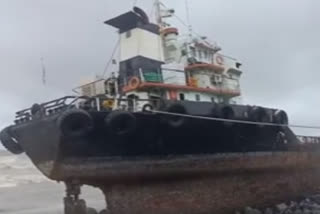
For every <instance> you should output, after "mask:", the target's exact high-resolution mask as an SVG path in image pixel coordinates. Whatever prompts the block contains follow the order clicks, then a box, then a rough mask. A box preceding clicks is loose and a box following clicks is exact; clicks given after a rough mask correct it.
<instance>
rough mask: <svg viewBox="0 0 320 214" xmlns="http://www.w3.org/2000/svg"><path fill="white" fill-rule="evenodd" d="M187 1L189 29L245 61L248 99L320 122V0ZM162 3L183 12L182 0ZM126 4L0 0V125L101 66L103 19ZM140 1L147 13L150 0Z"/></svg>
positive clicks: (106, 43) (105, 34)
mask: <svg viewBox="0 0 320 214" xmlns="http://www.w3.org/2000/svg"><path fill="white" fill-rule="evenodd" d="M189 2H190V11H191V22H192V24H193V25H194V29H195V30H196V31H197V32H199V33H201V34H203V35H206V36H208V37H209V38H212V40H216V41H217V42H218V43H219V44H220V45H221V46H222V47H223V50H224V52H225V53H226V54H229V55H232V56H234V57H236V58H238V59H240V60H241V61H242V62H243V63H244V66H243V69H244V75H243V80H242V88H243V95H244V98H245V99H244V100H245V102H246V103H250V104H261V105H265V106H270V107H279V108H284V109H286V110H287V111H288V112H289V114H290V116H291V119H292V122H294V123H302V124H314V125H317V124H320V122H319V118H320V112H319V111H318V107H317V106H319V104H320V101H318V100H319V99H317V98H318V97H319V95H318V93H319V83H318V82H319V79H320V73H319V72H317V69H318V66H319V59H320V54H319V53H320V43H319V41H318V40H319V38H320V29H319V28H318V27H317V26H320V23H319V22H320V17H319V16H320V15H319V14H318V11H319V9H320V2H319V1H317V0H305V1H299V0H282V1H279V0H268V1H252V0H241V1H238V0H214V1H212V0H198V1H193V0H189ZM165 3H166V4H167V5H171V6H172V7H174V8H175V9H176V10H177V14H178V15H179V16H181V17H182V18H184V17H186V14H185V8H184V4H183V3H184V0H176V1H169V0H167V1H165ZM132 4H133V1H131V0H118V1H111V0H92V1H86V0H77V1H71V0H70V1H63V0H56V1H43V0H28V1H19V0H2V1H1V2H0V14H1V19H0V96H1V98H2V100H4V102H5V104H4V105H2V106H1V107H0V121H1V122H0V126H3V125H6V124H8V123H10V121H11V118H12V112H14V111H16V110H18V109H20V108H24V107H27V106H30V105H31V104H32V103H34V102H40V101H43V100H48V99H52V98H55V97H58V96H62V95H64V94H67V93H69V92H71V88H73V87H74V86H76V85H77V84H78V83H79V82H80V80H81V79H82V78H83V77H86V76H93V75H95V74H101V73H102V72H103V69H104V67H105V65H106V61H107V59H108V58H109V57H110V54H111V50H112V49H113V46H114V44H115V42H116V38H117V35H116V33H115V32H116V30H115V29H113V28H111V27H108V26H106V25H103V21H105V20H106V19H108V18H111V17H114V16H116V15H118V14H120V13H123V12H125V11H127V10H129V9H130V7H132ZM138 4H139V5H140V6H142V7H146V8H147V11H148V13H150V10H151V9H150V8H151V4H152V2H151V1H150V0H139V1H138ZM175 23H178V22H175ZM179 26H181V25H179ZM184 30H185V29H184ZM41 57H44V58H45V64H46V69H47V81H48V84H47V86H46V87H44V86H42V84H41V66H40V58H41ZM297 132H298V133H302V134H303V133H306V134H318V132H319V131H315V130H312V131H311V130H310V131H305V130H297Z"/></svg>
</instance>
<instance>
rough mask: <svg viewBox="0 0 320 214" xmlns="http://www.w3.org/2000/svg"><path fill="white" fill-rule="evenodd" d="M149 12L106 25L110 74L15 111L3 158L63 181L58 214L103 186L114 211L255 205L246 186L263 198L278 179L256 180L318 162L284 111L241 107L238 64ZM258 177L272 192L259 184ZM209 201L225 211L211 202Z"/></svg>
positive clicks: (165, 14)
mask: <svg viewBox="0 0 320 214" xmlns="http://www.w3.org/2000/svg"><path fill="white" fill-rule="evenodd" d="M155 8H156V11H157V16H156V23H152V21H151V20H150V18H149V17H148V15H147V14H146V13H145V12H144V11H143V10H142V9H140V8H137V7H135V8H134V9H133V10H132V11H129V12H126V13H124V14H122V15H120V16H118V17H115V18H112V19H110V20H108V21H106V22H105V23H106V24H108V25H109V26H112V27H114V28H116V29H118V31H119V44H118V46H119V59H118V62H119V70H118V71H117V72H116V73H112V74H111V75H110V76H109V77H108V78H106V79H104V78H101V79H97V80H96V81H94V82H89V83H87V84H85V85H82V86H81V87H79V88H78V89H80V92H79V93H80V95H77V96H67V97H63V98H60V99H57V100H53V101H50V102H47V103H43V104H35V105H33V106H32V107H31V108H29V109H25V110H22V111H19V112H17V115H16V120H15V124H14V125H12V126H9V127H7V128H6V129H4V130H3V131H2V132H1V134H0V139H1V142H2V144H3V145H4V147H6V148H7V149H8V150H9V151H11V152H12V153H14V154H20V153H23V152H25V153H26V154H27V155H28V157H29V158H30V159H31V160H32V162H33V163H34V164H35V165H36V166H37V167H38V169H39V170H40V171H41V172H42V173H43V174H44V175H46V176H47V177H49V178H50V179H53V180H56V181H63V182H66V184H67V197H66V198H65V205H66V211H65V212H66V214H73V213H77V214H78V213H86V211H84V210H86V206H85V204H84V201H82V200H79V198H78V196H79V194H80V191H79V190H80V189H79V188H80V185H82V184H87V185H92V186H96V187H99V188H101V189H102V190H103V192H104V194H105V195H106V198H107V201H108V202H107V203H108V210H109V211H110V212H112V213H117V214H121V213H155V214H158V213H166V214H170V213H210V212H211V213H212V212H214V213H217V212H216V211H219V210H220V211H219V213H223V212H222V211H221V210H225V211H229V210H231V209H234V208H237V207H240V206H242V205H244V206H246V205H247V204H245V203H250V202H252V201H253V199H254V194H253V195H252V196H249V195H248V194H246V193H245V192H246V191H247V190H248V188H249V189H250V188H254V187H256V191H257V192H258V193H259V194H264V195H265V196H270V194H273V193H274V192H272V191H270V190H271V189H275V188H276V186H277V185H278V183H277V182H278V181H281V182H283V181H284V180H283V179H284V177H281V178H279V177H277V176H276V175H275V174H274V173H271V175H270V174H268V175H266V174H265V173H264V172H266V171H277V170H278V171H283V172H284V171H286V170H287V169H294V171H291V174H290V176H289V177H291V178H296V174H295V173H296V172H297V171H296V170H298V169H299V170H300V169H303V170H306V169H309V167H314V166H315V165H314V164H315V163H316V160H318V159H317V158H318V157H314V158H315V159H314V160H313V159H312V160H311V159H309V156H306V155H305V154H306V153H305V152H304V151H303V150H302V149H301V147H300V144H299V140H298V139H297V137H296V136H295V135H294V133H293V132H292V131H291V130H290V128H289V127H288V126H287V125H288V123H289V122H288V116H287V114H286V112H285V111H283V110H279V109H272V108H266V107H261V106H250V105H243V104H242V103H241V90H240V78H241V75H242V73H243V71H242V70H241V65H242V64H241V62H240V61H238V60H236V59H234V58H232V57H229V56H226V55H224V54H223V53H222V49H221V48H220V47H219V46H218V45H217V44H216V43H211V42H209V40H208V39H206V38H205V37H199V36H194V34H193V33H192V31H191V30H190V31H189V32H188V34H187V36H185V35H183V34H181V32H180V30H179V29H178V28H176V27H174V26H171V25H170V24H168V19H170V18H171V17H173V16H174V10H172V9H168V8H167V7H165V6H164V5H163V4H162V3H161V2H160V1H156V2H155ZM307 157H308V158H307ZM294 166H295V167H298V168H293V167H294ZM282 169H283V170H282ZM257 172H261V173H260V174H259V173H257ZM262 172H263V173H262ZM292 172H293V174H292ZM250 173H253V174H252V175H253V177H255V176H258V177H259V178H258V179H253V177H250V176H249V175H251V174H250ZM261 176H262V177H261ZM263 176H265V177H266V178H270V179H271V180H272V181H273V182H272V183H270V184H265V186H269V187H270V189H269V190H268V191H269V192H268V191H267V188H262V189H261V191H260V189H259V188H258V187H260V185H264V183H265V182H264V181H263ZM213 177H214V178H213ZM218 177H219V178H218ZM231 177H232V179H231ZM255 178H256V177H255ZM244 180H247V183H246V184H245V183H244V182H242V181H244ZM285 180H288V178H287V177H286V179H285ZM296 181H299V179H298V178H296ZM269 182H271V181H269ZM292 182H293V181H291V180H290V179H289V180H288V181H287V183H289V184H290V185H291V184H292ZM285 183H286V182H285ZM300 183H301V182H300ZM301 184H304V183H303V182H302V183H301ZM274 185H275V186H274ZM223 187H224V188H226V192H225V195H223V193H222V192H223V191H224V190H222V189H223ZM304 187H306V185H304ZM213 188H214V189H213ZM235 189H238V190H237V194H238V193H243V194H244V196H243V197H242V198H241V197H240V198H239V197H238V196H236V195H237V194H235V193H234V191H235ZM296 189H299V188H298V187H297V188H296ZM228 190H230V191H231V190H232V191H231V192H228ZM259 191H260V192H259ZM217 197H219V198H221V197H224V198H225V200H227V199H228V201H229V202H232V203H231V204H232V205H229V206H228V205H227V204H226V203H227V202H221V203H219V205H214V204H215V203H216V202H215V203H213V201H216V200H215V198H217ZM235 197H238V199H237V200H236V199H235ZM281 197H283V194H279V196H277V197H272V199H273V200H276V199H278V198H281ZM220 200H221V199H220ZM261 200H262V199H261ZM258 201H260V199H259V200H258ZM269 201H270V200H269ZM271 201H272V200H271ZM259 203H260V202H259ZM259 203H258V205H259ZM261 203H262V202H261ZM263 203H265V201H264V200H263ZM226 206H228V207H229V208H228V209H226ZM128 210H130V212H128ZM88 212H89V211H88ZM91 212H92V210H91Z"/></svg>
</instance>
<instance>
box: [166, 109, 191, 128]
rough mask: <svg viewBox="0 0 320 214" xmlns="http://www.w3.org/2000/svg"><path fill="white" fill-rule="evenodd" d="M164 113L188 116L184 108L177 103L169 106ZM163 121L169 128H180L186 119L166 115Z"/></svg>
mask: <svg viewBox="0 0 320 214" xmlns="http://www.w3.org/2000/svg"><path fill="white" fill-rule="evenodd" d="M165 111H166V112H169V113H176V114H188V111H187V109H186V108H185V106H184V105H182V104H179V103H174V104H171V105H169V106H168V107H167V108H166V110H165ZM165 119H166V121H167V124H168V125H169V126H170V127H171V128H180V127H182V126H184V125H185V124H186V123H187V118H185V117H183V116H174V115H166V118H165Z"/></svg>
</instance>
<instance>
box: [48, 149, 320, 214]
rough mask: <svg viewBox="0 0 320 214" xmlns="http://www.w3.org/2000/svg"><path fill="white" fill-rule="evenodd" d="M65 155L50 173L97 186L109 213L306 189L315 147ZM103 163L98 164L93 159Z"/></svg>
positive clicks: (318, 165) (227, 203) (226, 205)
mask: <svg viewBox="0 0 320 214" xmlns="http://www.w3.org/2000/svg"><path fill="white" fill-rule="evenodd" d="M74 161H75V160H68V161H65V163H63V164H61V165H58V166H57V167H56V170H55V173H54V175H52V176H54V177H56V178H58V177H60V178H61V179H62V177H63V179H67V177H69V178H70V179H71V178H73V177H77V178H78V179H79V181H80V182H81V183H84V184H88V185H92V186H96V187H98V188H100V189H101V190H102V191H103V192H104V194H105V196H106V201H107V204H108V209H109V210H110V212H111V213H112V214H128V213H130V214H180V213H181V214H213V213H214V214H216V213H219V214H224V213H226V214H227V213H234V211H235V210H238V209H242V208H243V207H246V206H254V207H264V206H268V205H272V204H274V203H278V202H283V201H286V200H290V199H295V198H297V197H299V196H301V195H304V194H312V193H315V192H317V191H318V187H320V170H319V169H320V153H318V152H275V153H245V154H220V155H212V156H201V155H199V156H182V157H170V158H166V159H163V158H161V159H160V158H159V159H154V158H153V159H143V158H140V159H127V160H124V159H121V158H119V159H113V160H109V162H108V164H106V163H107V162H106V160H104V161H102V160H98V159H94V160H89V159H87V160H85V161H83V162H82V163H81V164H80V165H81V167H75V166H79V163H78V164H75V162H74ZM99 163H103V164H99Z"/></svg>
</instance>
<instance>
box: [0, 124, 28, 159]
mask: <svg viewBox="0 0 320 214" xmlns="http://www.w3.org/2000/svg"><path fill="white" fill-rule="evenodd" d="M10 132H11V131H10V127H7V128H5V129H4V130H2V131H1V132H0V141H1V143H2V145H3V146H4V148H6V149H7V150H8V151H9V152H11V153H13V154H15V155H19V154H22V153H23V152H24V150H23V148H22V147H21V146H20V144H19V143H18V142H17V140H16V139H14V138H13V137H12V135H11V133H10Z"/></svg>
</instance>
